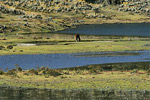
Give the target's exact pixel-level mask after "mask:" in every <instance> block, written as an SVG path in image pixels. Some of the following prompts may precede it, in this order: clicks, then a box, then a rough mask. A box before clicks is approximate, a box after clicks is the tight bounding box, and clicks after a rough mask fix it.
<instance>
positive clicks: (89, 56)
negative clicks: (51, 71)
mask: <svg viewBox="0 0 150 100" xmlns="http://www.w3.org/2000/svg"><path fill="white" fill-rule="evenodd" d="M147 61H150V51H116V52H97V53H72V54H37V55H3V56H0V68H3V69H6V68H7V67H8V68H9V69H12V68H15V65H16V64H18V65H19V66H20V67H21V68H23V69H31V68H36V67H37V66H39V67H41V66H45V67H46V66H48V67H49V68H68V67H76V66H85V65H91V64H107V63H121V62H147Z"/></svg>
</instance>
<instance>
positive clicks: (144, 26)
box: [57, 23, 150, 36]
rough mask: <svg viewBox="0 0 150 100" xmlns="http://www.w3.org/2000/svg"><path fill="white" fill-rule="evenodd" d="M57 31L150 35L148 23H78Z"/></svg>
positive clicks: (87, 33) (149, 24)
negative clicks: (72, 26)
mask: <svg viewBox="0 0 150 100" xmlns="http://www.w3.org/2000/svg"><path fill="white" fill-rule="evenodd" d="M57 33H69V34H70V33H73V34H75V33H79V34H86V35H119V36H150V23H130V24H94V25H93V24H92V25H79V26H77V27H76V28H69V29H65V30H63V31H58V32H57Z"/></svg>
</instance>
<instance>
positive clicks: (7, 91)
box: [0, 87, 150, 100]
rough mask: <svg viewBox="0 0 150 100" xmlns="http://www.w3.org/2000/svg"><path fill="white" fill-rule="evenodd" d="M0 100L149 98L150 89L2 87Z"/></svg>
mask: <svg viewBox="0 0 150 100" xmlns="http://www.w3.org/2000/svg"><path fill="white" fill-rule="evenodd" d="M0 90H1V91H0V100H149V98H150V91H130V90H128V91H125V90H124V91H119V90H98V89H73V90H68V89H63V90H51V89H28V88H26V89H25V88H10V87H0Z"/></svg>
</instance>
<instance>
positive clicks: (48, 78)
mask: <svg viewBox="0 0 150 100" xmlns="http://www.w3.org/2000/svg"><path fill="white" fill-rule="evenodd" d="M131 64H132V63H131ZM123 65H125V64H122V66H123ZM100 66H103V65H100ZM112 66H117V64H112ZM97 68H100V69H97ZM97 68H96V69H97V70H96V72H94V71H93V70H94V69H95V67H94V66H90V67H86V68H83V69H82V68H81V69H80V68H70V69H49V68H45V67H41V68H39V69H36V70H34V69H31V70H23V71H17V70H11V72H12V71H14V72H13V73H15V74H12V73H11V74H9V73H10V71H8V72H5V74H1V75H0V79H1V81H0V85H1V86H5V85H8V86H17V87H30V88H33V87H34V88H51V89H81V88H86V89H87V88H88V89H89V88H90V89H110V90H111V89H117V90H118V89H119V90H150V81H149V80H150V76H149V74H148V73H149V70H136V71H135V70H122V71H117V70H116V71H112V70H109V71H106V70H105V67H104V69H103V70H102V69H101V67H97ZM49 70H51V71H49ZM98 70H99V71H98ZM35 71H37V73H38V74H36V73H34V72H35ZM44 71H45V72H44ZM52 73H53V74H52ZM54 73H55V74H57V75H54ZM58 73H59V74H58Z"/></svg>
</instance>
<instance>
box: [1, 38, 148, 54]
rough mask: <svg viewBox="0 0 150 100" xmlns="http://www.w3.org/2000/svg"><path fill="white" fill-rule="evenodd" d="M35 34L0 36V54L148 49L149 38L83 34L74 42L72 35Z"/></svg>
mask: <svg viewBox="0 0 150 100" xmlns="http://www.w3.org/2000/svg"><path fill="white" fill-rule="evenodd" d="M35 36H36V35H35ZM35 36H30V37H29V36H15V37H11V36H10V37H1V38H0V46H2V47H3V48H2V49H1V50H0V55H10V54H11V55H12V54H51V53H80V52H101V51H125V50H150V46H149V45H150V44H149V38H146V37H119V36H116V37H115V36H84V35H83V36H81V39H82V40H81V42H75V39H74V35H64V37H63V36H62V37H61V36H60V38H59V35H56V36H55V37H52V38H49V37H48V36H42V37H41V36H38V35H37V36H36V37H35ZM56 37H57V38H56ZM22 44H23V45H22ZM24 44H25V45H24ZM28 44H29V46H27V45H28ZM30 44H31V45H30ZM32 44H33V45H32ZM8 46H13V47H12V48H9V47H8Z"/></svg>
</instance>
